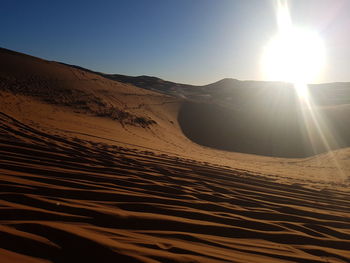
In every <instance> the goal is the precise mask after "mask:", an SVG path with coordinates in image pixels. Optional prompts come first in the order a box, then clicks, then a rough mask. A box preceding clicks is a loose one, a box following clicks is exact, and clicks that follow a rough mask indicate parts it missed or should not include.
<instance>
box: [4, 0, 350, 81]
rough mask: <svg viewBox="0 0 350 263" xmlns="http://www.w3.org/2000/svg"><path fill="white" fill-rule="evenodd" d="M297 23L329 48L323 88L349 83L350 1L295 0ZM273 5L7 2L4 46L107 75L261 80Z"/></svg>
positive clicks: (255, 0) (258, 0) (193, 0)
mask: <svg viewBox="0 0 350 263" xmlns="http://www.w3.org/2000/svg"><path fill="white" fill-rule="evenodd" d="M290 9H291V16H292V19H293V22H294V23H295V24H298V25H301V26H306V27H310V28H313V29H314V30H316V31H318V33H319V34H320V35H321V37H322V38H323V39H324V41H325V45H326V49H327V67H326V69H325V70H324V73H323V75H322V76H321V77H320V79H319V80H318V82H335V81H350V74H349V71H350V1H348V0H291V1H290ZM276 30H277V28H276V19H275V2H274V1H273V0H242V1H238V0H237V1H235V0H120V1H117V0H114V1H112V0H111V1H103V0H100V1H88V0H85V1H74V0H60V1H48V0H45V1H41V0H31V1H29V0H23V1H18V0H2V1H1V7H0V46H1V47H5V48H8V49H12V50H16V51H20V52H24V53H28V54H31V55H34V56H38V57H42V58H45V59H48V60H56V61H61V62H65V63H70V64H75V65H80V66H83V67H86V68H89V69H92V70H97V71H101V72H105V73H120V74H127V75H152V76H157V77H161V78H163V79H167V80H171V81H176V82H182V83H192V84H208V83H210V82H214V81H217V80H219V79H222V78H237V79H241V80H263V79H264V77H263V76H262V75H261V72H260V67H259V61H260V57H261V53H262V48H263V46H264V45H265V44H266V43H267V42H268V40H269V39H270V38H271V37H272V36H273V35H274V34H275V33H276Z"/></svg>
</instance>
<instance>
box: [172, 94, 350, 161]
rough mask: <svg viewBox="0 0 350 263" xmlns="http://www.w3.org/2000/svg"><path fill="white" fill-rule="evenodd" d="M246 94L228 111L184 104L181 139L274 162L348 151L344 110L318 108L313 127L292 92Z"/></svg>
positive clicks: (346, 110) (346, 109) (217, 106)
mask: <svg viewBox="0 0 350 263" xmlns="http://www.w3.org/2000/svg"><path fill="white" fill-rule="evenodd" d="M242 94H243V93H240V95H241V96H243V95H242ZM247 94H248V95H247V96H246V97H244V98H243V97H242V98H240V97H238V98H235V101H233V102H232V105H227V104H226V105H220V104H218V103H211V104H210V103H195V102H186V103H184V104H183V106H182V108H181V109H180V112H179V115H178V121H179V124H180V126H181V128H182V131H183V133H184V134H185V135H186V136H187V137H188V138H189V139H191V140H192V141H193V142H196V143H198V144H200V145H204V146H208V147H212V148H216V149H220V150H226V151H234V152H241V153H249V154H258V155H265V156H274V157H287V158H300V157H309V156H313V155H316V154H320V153H323V152H326V151H327V150H328V147H329V148H330V149H339V148H344V147H349V146H350V140H349V139H348V135H347V131H348V129H349V127H350V126H349V121H348V118H347V116H348V113H349V107H347V106H342V107H341V106H340V107H339V106H337V107H335V106H333V107H332V106H329V107H327V106H323V107H321V106H317V108H315V109H313V111H315V112H317V116H318V117H319V119H317V120H316V121H315V119H314V117H313V116H312V115H311V114H310V112H309V110H308V109H306V108H305V107H302V106H301V104H300V102H299V100H298V98H297V95H296V94H295V92H294V90H293V89H291V88H289V89H285V90H282V89H281V90H280V91H278V90H277V89H276V88H271V89H265V90H260V92H257V91H254V90H252V91H249V92H248V93H247ZM320 129H321V132H322V133H320V132H319V130H320ZM324 140H326V141H327V144H325V143H324Z"/></svg>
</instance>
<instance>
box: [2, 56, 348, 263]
mask: <svg viewBox="0 0 350 263" xmlns="http://www.w3.org/2000/svg"><path fill="white" fill-rule="evenodd" d="M347 87H348V86H347V84H343V83H336V84H324V85H320V86H312V92H313V93H314V97H315V103H316V104H317V108H318V114H320V115H321V116H324V119H323V123H322V124H321V125H322V127H323V126H327V128H328V129H329V130H328V134H326V135H325V136H330V135H329V134H330V132H332V135H333V136H336V138H337V141H338V142H341V143H339V145H335V144H333V142H331V144H330V146H331V147H336V146H337V147H340V148H339V149H337V150H335V151H331V152H329V153H322V154H318V155H314V154H315V153H321V152H323V151H325V148H324V147H323V145H322V144H320V140H321V138H317V137H314V138H315V139H314V140H315V141H314V143H316V144H315V145H316V146H317V145H318V146H317V147H318V148H317V147H316V148H315V153H314V152H311V150H310V141H308V139H307V136H305V133H306V132H310V130H308V131H306V128H305V126H303V122H302V123H301V117H302V116H301V115H302V112H301V111H300V107H299V106H298V100H297V99H296V97H295V94H294V91H293V89H292V88H291V87H289V86H288V84H283V83H270V82H253V81H247V82H242V81H238V80H231V79H225V80H222V81H219V82H217V83H213V84H210V85H207V86H200V87H196V86H190V85H183V84H176V83H172V82H168V81H164V80H161V79H157V78H153V77H147V76H142V77H128V76H121V75H106V74H103V73H95V72H93V71H90V70H86V69H83V68H79V67H77V66H69V65H65V64H62V63H58V62H51V61H46V60H42V59H39V58H35V57H31V56H28V55H25V54H21V53H17V52H13V51H10V50H6V49H0V189H1V191H0V214H1V216H0V262H6V263H7V262H55V263H60V262H62V263H63V262H149V263H151V262H152V263H153V262H215V263H218V262H241V263H246V262H310V263H312V262H349V261H350V252H349V247H350V232H349V229H350V193H349V185H350V181H349V175H350V150H349V148H347V147H348V146H349V145H348V144H349V139H348V138H349V136H347V129H348V127H349V120H348V116H349V115H348V113H349V104H348V101H347V98H349V97H347V96H346V94H347V93H348V92H349V89H348V88H347ZM330 90H333V91H335V95H333V93H331V91H330ZM309 128H311V132H315V130H314V129H315V128H317V127H315V126H314V127H312V126H311V127H309ZM327 139H328V137H327ZM329 139H330V138H329ZM222 150H226V151H222ZM311 155H314V156H312V157H309V158H298V159H296V158H294V159H293V158H280V157H305V156H311ZM277 157H279V158H277Z"/></svg>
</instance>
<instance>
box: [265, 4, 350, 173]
mask: <svg viewBox="0 0 350 263" xmlns="http://www.w3.org/2000/svg"><path fill="white" fill-rule="evenodd" d="M276 19H277V25H278V32H277V34H276V35H275V36H274V37H273V38H272V39H271V40H270V41H269V42H268V44H267V45H266V46H265V47H264V49H263V54H262V57H261V66H262V71H263V74H264V76H265V79H268V80H272V81H284V82H291V83H293V85H294V88H295V90H296V93H297V95H298V98H299V102H300V109H301V113H302V115H303V120H304V123H305V126H306V128H307V132H308V136H309V140H310V142H311V143H312V144H313V142H314V141H315V139H316V137H317V138H320V140H321V142H322V144H323V145H324V147H325V149H327V150H328V151H329V154H330V157H331V161H332V162H333V164H334V166H335V167H336V168H337V170H338V172H339V175H340V178H346V177H345V175H344V172H343V170H342V168H341V167H340V165H339V163H338V160H337V159H336V158H335V155H334V153H333V152H332V151H331V150H332V148H333V147H332V145H333V146H334V145H336V144H337V141H336V140H335V137H334V136H333V135H332V132H331V129H330V127H329V126H328V125H327V123H326V121H325V119H324V118H323V117H322V114H320V112H319V111H318V107H316V105H315V103H314V102H313V98H312V96H311V94H310V93H309V88H308V84H307V83H310V82H313V81H315V80H316V79H317V77H318V76H319V75H320V73H321V71H322V69H323V67H324V65H325V54H326V52H325V46H324V43H323V41H322V39H321V37H320V36H319V35H318V34H317V32H315V31H312V30H308V29H306V28H300V27H296V26H294V25H293V23H292V19H291V16H290V12H289V8H288V2H287V0H277V10H276ZM315 134H316V135H315ZM313 147H315V146H314V145H313Z"/></svg>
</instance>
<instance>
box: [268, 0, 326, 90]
mask: <svg viewBox="0 0 350 263" xmlns="http://www.w3.org/2000/svg"><path fill="white" fill-rule="evenodd" d="M277 24H278V33H277V34H276V35H275V36H274V37H273V38H272V39H271V40H270V41H269V42H268V43H267V45H266V46H264V48H263V54H262V58H261V68H262V71H263V75H264V78H265V79H268V80H273V81H285V82H291V83H293V84H294V86H295V88H296V90H297V91H298V93H299V95H301V96H306V92H307V83H310V82H313V81H315V80H317V77H318V76H319V75H320V73H321V71H322V69H323V67H324V64H325V46H324V43H323V40H322V38H321V37H320V36H319V35H318V34H317V32H315V31H312V30H310V29H306V28H299V27H295V26H294V25H293V24H292V21H291V18H290V14H289V9H288V6H287V2H286V1H278V6H277Z"/></svg>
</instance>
